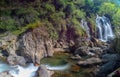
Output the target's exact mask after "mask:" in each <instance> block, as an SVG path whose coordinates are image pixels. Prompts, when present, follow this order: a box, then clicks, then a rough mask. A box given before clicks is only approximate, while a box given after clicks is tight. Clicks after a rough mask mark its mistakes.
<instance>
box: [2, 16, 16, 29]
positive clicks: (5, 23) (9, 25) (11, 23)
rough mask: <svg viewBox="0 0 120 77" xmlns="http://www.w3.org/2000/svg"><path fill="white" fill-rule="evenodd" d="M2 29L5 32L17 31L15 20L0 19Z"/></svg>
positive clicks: (8, 18)
mask: <svg viewBox="0 0 120 77" xmlns="http://www.w3.org/2000/svg"><path fill="white" fill-rule="evenodd" d="M0 29H3V30H5V31H14V30H16V26H15V20H14V19H12V18H10V17H1V19H0Z"/></svg>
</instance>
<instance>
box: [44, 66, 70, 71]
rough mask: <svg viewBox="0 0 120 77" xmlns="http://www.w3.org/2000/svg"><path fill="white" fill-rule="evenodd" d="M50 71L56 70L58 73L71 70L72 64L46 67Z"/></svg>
mask: <svg viewBox="0 0 120 77" xmlns="http://www.w3.org/2000/svg"><path fill="white" fill-rule="evenodd" d="M45 66H46V68H47V69H48V70H53V71H54V70H56V71H64V70H66V69H69V68H70V64H66V65H61V66H50V65H45Z"/></svg>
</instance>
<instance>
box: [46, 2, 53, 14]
mask: <svg viewBox="0 0 120 77" xmlns="http://www.w3.org/2000/svg"><path fill="white" fill-rule="evenodd" d="M44 8H45V9H46V10H47V11H48V12H52V13H53V12H55V7H54V5H52V4H50V3H45V4H44Z"/></svg>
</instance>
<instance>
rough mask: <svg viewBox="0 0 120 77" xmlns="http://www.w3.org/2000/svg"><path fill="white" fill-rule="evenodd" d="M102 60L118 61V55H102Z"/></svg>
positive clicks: (119, 57) (119, 58)
mask: <svg viewBox="0 0 120 77" xmlns="http://www.w3.org/2000/svg"><path fill="white" fill-rule="evenodd" d="M102 59H103V60H106V61H117V60H120V55H119V54H104V55H102Z"/></svg>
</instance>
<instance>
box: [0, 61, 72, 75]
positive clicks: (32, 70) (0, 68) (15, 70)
mask: <svg viewBox="0 0 120 77" xmlns="http://www.w3.org/2000/svg"><path fill="white" fill-rule="evenodd" d="M42 65H45V66H46V68H47V69H48V70H53V71H55V70H56V71H64V70H67V69H69V68H70V64H65V65H61V66H50V65H48V64H42ZM38 68H39V66H34V64H33V63H30V64H28V65H27V66H24V67H23V66H20V65H15V66H10V65H8V64H6V63H2V62H0V73H1V72H4V71H8V72H9V74H11V75H12V76H13V77H35V74H36V71H37V69H38Z"/></svg>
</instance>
